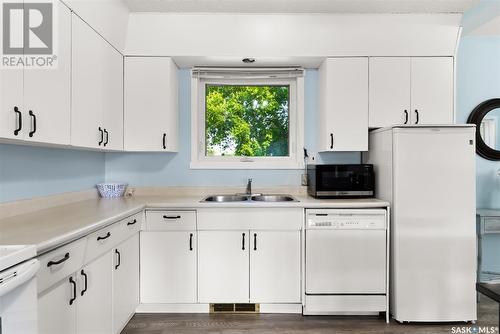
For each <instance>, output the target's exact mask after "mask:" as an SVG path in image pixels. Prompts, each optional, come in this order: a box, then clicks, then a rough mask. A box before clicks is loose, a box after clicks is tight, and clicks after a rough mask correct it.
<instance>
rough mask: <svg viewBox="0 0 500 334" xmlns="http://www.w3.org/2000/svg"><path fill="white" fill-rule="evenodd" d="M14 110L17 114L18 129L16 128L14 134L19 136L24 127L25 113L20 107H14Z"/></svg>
mask: <svg viewBox="0 0 500 334" xmlns="http://www.w3.org/2000/svg"><path fill="white" fill-rule="evenodd" d="M14 112H15V113H16V115H17V129H15V130H14V136H17V135H18V134H19V131H21V129H22V128H23V114H21V112H20V111H19V108H18V107H14Z"/></svg>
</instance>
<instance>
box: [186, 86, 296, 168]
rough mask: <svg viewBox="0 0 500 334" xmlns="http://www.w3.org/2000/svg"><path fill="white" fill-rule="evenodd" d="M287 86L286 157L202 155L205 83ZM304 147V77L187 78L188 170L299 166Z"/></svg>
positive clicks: (203, 150)
mask: <svg viewBox="0 0 500 334" xmlns="http://www.w3.org/2000/svg"><path fill="white" fill-rule="evenodd" d="M207 84H209V85H217V84H222V85H223V84H226V85H227V84H228V85H240V84H241V85H288V86H290V102H289V103H290V105H289V110H288V112H289V156H287V157H227V156H226V157H224V156H217V157H208V156H206V155H205V150H206V145H205V139H206V138H205V135H206V134H205V130H206V129H205V87H206V85H207ZM303 147H304V78H303V77H302V76H299V77H292V78H279V79H277V78H260V79H248V78H244V79H242V78H231V79H224V78H223V79H215V78H214V79H212V78H198V77H195V76H193V77H192V79H191V164H190V168H191V169H302V168H304V160H303V156H302V154H301V152H302V148H303Z"/></svg>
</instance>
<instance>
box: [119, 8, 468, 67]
mask: <svg viewBox="0 0 500 334" xmlns="http://www.w3.org/2000/svg"><path fill="white" fill-rule="evenodd" d="M461 16H462V15H461V14H343V15H342V14H277V15H275V14H272V15H262V14H259V15H256V14H170V13H131V15H130V18H129V30H128V35H127V44H126V54H128V55H155V56H161V55H168V56H174V57H175V56H192V57H196V56H199V57H207V58H208V57H242V56H249V57H288V58H293V57H325V56H355V55H370V56H388V55H391V56H452V55H454V52H455V47H456V42H457V37H458V31H459V26H460V20H461Z"/></svg>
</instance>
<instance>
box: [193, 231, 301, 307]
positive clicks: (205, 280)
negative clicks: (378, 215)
mask: <svg viewBox="0 0 500 334" xmlns="http://www.w3.org/2000/svg"><path fill="white" fill-rule="evenodd" d="M198 233H199V237H198V238H199V240H198V245H199V252H198V254H199V255H198V294H199V298H198V299H199V302H201V303H248V302H251V303H300V300H301V289H300V277H301V275H300V272H301V271H300V244H301V243H300V231H259V230H239V231H200V232H198Z"/></svg>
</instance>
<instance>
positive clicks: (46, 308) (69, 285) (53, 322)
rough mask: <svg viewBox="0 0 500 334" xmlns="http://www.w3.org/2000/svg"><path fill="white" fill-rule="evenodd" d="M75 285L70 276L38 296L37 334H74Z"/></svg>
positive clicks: (73, 278) (73, 279)
mask: <svg viewBox="0 0 500 334" xmlns="http://www.w3.org/2000/svg"><path fill="white" fill-rule="evenodd" d="M76 284H77V283H76V280H75V277H74V276H70V277H67V278H65V279H63V280H61V281H60V282H59V283H57V284H55V285H54V286H53V287H51V288H49V289H47V290H45V291H44V292H42V293H41V294H40V295H38V333H39V334H75V333H76V307H77V305H76V299H77V297H79V296H75V295H74V291H77V289H76ZM70 302H71V304H70Z"/></svg>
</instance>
